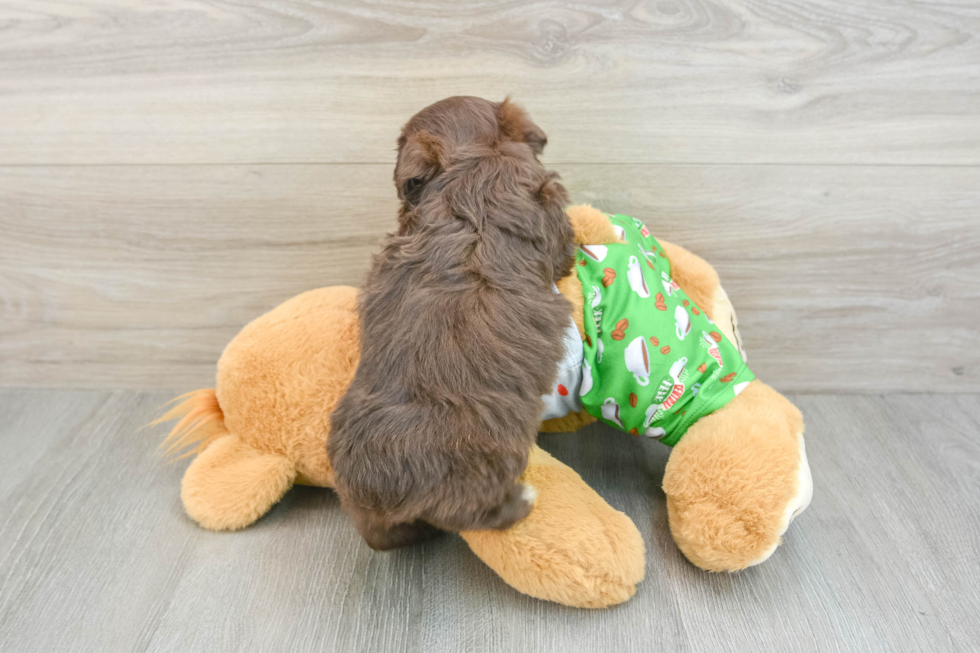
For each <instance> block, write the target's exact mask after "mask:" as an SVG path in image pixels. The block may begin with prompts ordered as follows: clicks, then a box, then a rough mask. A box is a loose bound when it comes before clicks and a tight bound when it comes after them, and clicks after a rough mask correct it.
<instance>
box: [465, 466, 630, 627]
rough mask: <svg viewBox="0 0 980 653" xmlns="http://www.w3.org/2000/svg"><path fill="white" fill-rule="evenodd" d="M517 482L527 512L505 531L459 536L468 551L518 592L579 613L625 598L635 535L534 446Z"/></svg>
mask: <svg viewBox="0 0 980 653" xmlns="http://www.w3.org/2000/svg"><path fill="white" fill-rule="evenodd" d="M521 480H522V482H523V483H524V484H525V485H530V486H532V487H533V488H534V489H535V490H536V491H537V498H536V499H535V501H534V509H533V510H532V511H531V514H530V515H528V516H527V518H525V519H524V520H523V521H520V522H518V523H517V524H515V525H514V526H513V527H512V528H510V529H508V530H505V531H497V530H484V531H465V532H463V533H461V535H462V537H463V539H465V540H466V542H467V543H468V544H469V545H470V548H471V549H472V550H473V552H474V553H476V554H477V555H478V556H479V557H480V558H481V559H482V560H483V561H484V562H486V563H487V564H488V565H489V566H490V567H491V568H492V569H493V570H494V571H495V572H497V573H498V574H499V575H500V577H501V578H503V579H504V581H505V582H506V583H507V584H509V585H510V586H511V587H513V588H514V589H516V590H518V591H519V592H523V593H525V594H528V595H530V596H533V597H536V598H539V599H545V600H548V601H555V602H557V603H562V604H564V605H570V606H573V607H579V608H604V607H608V606H611V605H616V604H617V603H622V602H623V601H626V600H627V599H629V598H630V597H631V596H633V594H634V593H635V592H636V584H637V583H639V582H640V581H641V580H643V574H644V555H645V550H644V546H643V538H642V537H641V536H640V532H639V531H638V530H637V528H636V526H635V525H634V524H633V522H632V521H631V520H630V518H629V517H627V516H626V515H624V514H623V513H621V512H619V511H617V510H615V509H614V508H612V506H610V505H609V504H607V503H606V502H605V501H603V500H602V498H601V497H600V496H599V495H598V494H596V493H595V491H594V490H593V489H592V488H590V487H589V486H588V485H586V483H585V482H584V481H583V480H582V479H581V477H579V475H578V474H576V473H575V471H574V470H572V469H571V468H570V467H568V466H566V465H564V464H562V463H560V462H559V461H557V460H555V459H554V458H552V457H551V456H549V455H548V454H547V453H545V452H544V451H543V450H541V449H539V448H537V447H535V448H534V449H533V450H532V451H531V458H530V460H529V462H528V467H527V470H526V471H525V472H524V476H523V477H522V479H521Z"/></svg>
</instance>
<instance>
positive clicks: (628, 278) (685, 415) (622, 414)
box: [577, 215, 755, 445]
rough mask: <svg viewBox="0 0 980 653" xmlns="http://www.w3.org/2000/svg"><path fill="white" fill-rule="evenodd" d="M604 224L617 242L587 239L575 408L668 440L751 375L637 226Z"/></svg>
mask: <svg viewBox="0 0 980 653" xmlns="http://www.w3.org/2000/svg"><path fill="white" fill-rule="evenodd" d="M610 220H611V221H612V223H613V225H614V226H615V227H616V231H617V233H619V234H620V236H621V238H622V240H623V241H624V242H622V243H614V244H610V245H585V246H582V248H581V249H580V250H579V253H578V257H577V258H578V265H579V267H578V277H579V279H580V280H581V282H582V292H583V293H584V294H585V315H584V318H585V320H584V321H585V343H584V363H583V366H582V368H583V374H584V375H585V376H584V377H583V379H582V385H581V390H580V392H581V395H582V397H581V399H582V406H583V407H584V408H585V410H586V411H588V412H589V413H590V414H592V415H594V416H596V417H597V418H599V419H601V420H603V421H604V422H606V423H607V424H611V425H613V426H616V427H617V428H620V429H623V430H624V431H629V432H630V433H632V434H633V435H640V434H643V435H646V436H649V437H653V438H658V439H659V440H660V441H661V442H664V443H665V444H668V445H674V444H676V443H677V441H678V440H680V438H681V436H683V435H684V433H685V432H686V431H687V429H688V427H689V426H690V425H691V424H693V423H694V422H695V421H697V420H698V419H699V418H701V417H703V416H705V415H707V414H709V413H712V412H714V411H716V410H718V409H719V408H721V407H722V406H724V405H725V404H727V403H728V402H729V401H731V400H732V399H733V398H734V397H735V396H736V395H737V394H738V393H739V392H741V391H742V389H743V388H745V386H746V385H748V383H749V382H750V381H751V380H752V379H754V378H755V376H754V375H753V374H752V371H751V370H750V369H749V368H748V366H747V365H746V364H745V362H744V361H743V360H742V356H741V354H740V353H739V351H738V349H737V348H736V347H735V345H733V344H732V343H731V342H729V341H728V339H727V338H725V337H724V336H723V335H722V334H721V332H720V331H719V330H718V329H717V328H716V327H715V325H714V324H713V323H712V322H711V320H709V319H708V317H707V316H706V315H705V314H704V311H702V310H701V308H700V307H698V306H697V305H696V304H695V303H694V302H692V301H691V300H690V298H688V296H687V295H686V294H685V293H684V291H683V290H681V289H680V287H679V286H678V285H677V284H676V283H675V282H674V280H673V279H672V278H671V276H670V263H669V262H668V261H667V257H666V255H665V254H664V251H663V249H662V248H661V247H660V244H659V243H658V242H657V241H656V239H654V238H653V237H652V236H651V235H650V232H649V231H648V230H647V228H646V227H645V226H644V225H643V223H642V222H640V221H639V220H636V219H634V218H631V217H629V216H625V215H612V216H610Z"/></svg>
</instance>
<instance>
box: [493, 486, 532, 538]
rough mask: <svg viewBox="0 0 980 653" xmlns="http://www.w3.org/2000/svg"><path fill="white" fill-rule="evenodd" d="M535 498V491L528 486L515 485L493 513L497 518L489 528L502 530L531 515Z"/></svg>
mask: <svg viewBox="0 0 980 653" xmlns="http://www.w3.org/2000/svg"><path fill="white" fill-rule="evenodd" d="M537 497H538V492H537V490H535V489H534V488H533V487H531V486H530V485H515V486H514V488H513V489H512V490H511V491H510V492H508V493H507V497H506V498H505V499H504V502H503V503H502V504H501V505H500V507H499V508H498V509H497V510H495V511H494V512H496V513H497V516H496V519H495V520H494V522H495V523H494V524H493V525H492V526H491V527H490V528H496V529H500V530H503V529H507V528H510V527H511V526H513V525H514V524H516V523H517V522H519V521H521V520H522V519H524V518H525V517H527V516H528V515H529V514H531V508H533V507H534V500H535V499H536V498H537Z"/></svg>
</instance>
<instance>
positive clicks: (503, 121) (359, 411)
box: [327, 97, 574, 549]
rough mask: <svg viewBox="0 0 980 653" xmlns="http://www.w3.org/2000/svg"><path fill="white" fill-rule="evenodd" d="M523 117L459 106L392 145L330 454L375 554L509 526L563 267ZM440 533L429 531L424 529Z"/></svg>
mask: <svg viewBox="0 0 980 653" xmlns="http://www.w3.org/2000/svg"><path fill="white" fill-rule="evenodd" d="M545 142H546V138H545V135H544V133H543V132H542V131H541V129H540V128H538V127H537V126H536V125H535V124H534V123H532V122H531V121H530V120H529V119H528V118H527V116H526V115H525V113H524V112H523V111H522V110H521V109H520V108H519V107H517V106H515V105H513V104H511V103H510V102H509V101H507V100H505V101H504V102H502V103H496V102H488V101H486V100H481V99H479V98H474V97H453V98H449V99H447V100H443V101H441V102H437V103H436V104H433V105H432V106H430V107H428V108H426V109H424V110H422V111H421V112H419V113H418V114H417V115H415V116H414V117H413V118H412V119H411V120H410V121H409V122H408V124H406V125H405V127H404V129H403V130H402V134H401V137H400V138H399V139H398V163H397V165H396V167H395V184H396V186H397V187H398V196H399V198H400V199H401V200H402V206H401V210H400V211H399V216H398V220H399V228H398V232H397V233H395V234H388V236H387V237H386V238H385V241H384V244H383V245H382V249H381V252H380V253H379V254H377V255H376V256H375V257H374V260H373V266H372V269H371V272H370V274H369V275H368V279H367V282H366V283H365V285H364V287H363V288H362V289H361V293H360V304H359V313H360V320H361V347H362V349H361V359H360V364H359V366H358V368H357V373H356V375H355V377H354V380H353V382H352V383H351V385H350V387H349V388H348V390H347V393H346V395H345V396H344V397H343V399H341V401H340V403H339V404H338V406H337V409H336V410H335V411H334V413H333V415H332V417H331V421H332V428H333V431H332V433H331V435H330V441H329V444H328V445H327V446H328V454H329V456H330V462H331V465H332V466H333V469H334V474H335V479H336V487H337V491H338V493H339V494H340V498H341V501H342V504H343V506H344V508H345V509H346V510H347V512H348V513H349V514H350V515H351V517H352V518H353V520H354V523H355V525H356V526H357V529H358V530H359V531H360V533H361V535H362V536H363V537H364V539H365V540H366V541H367V543H368V544H369V545H370V546H371V547H372V548H374V549H389V548H393V547H397V546H404V545H406V544H411V543H413V542H417V541H419V540H422V539H426V538H428V537H430V536H432V535H433V534H435V533H436V532H437V531H436V530H435V529H436V528H438V529H442V530H448V531H462V530H474V529H484V528H507V527H508V526H510V525H511V524H513V523H514V522H516V521H519V520H520V519H523V518H524V517H525V516H526V515H527V514H528V512H530V510H531V503H532V501H533V498H534V493H533V490H531V489H530V488H526V487H524V486H521V485H518V484H517V478H518V477H519V476H520V475H521V473H522V472H523V471H524V468H525V467H526V465H527V458H528V451H529V449H530V447H531V445H532V444H533V443H534V440H535V436H536V434H537V429H538V423H539V420H540V415H541V395H542V394H544V393H546V392H548V391H550V388H551V384H552V382H553V380H554V378H555V374H556V368H557V363H558V361H559V360H560V359H561V357H562V345H561V342H562V337H561V336H562V331H563V329H564V327H565V326H566V325H567V324H568V320H569V315H570V307H569V305H568V302H567V301H566V300H565V299H564V298H563V297H562V296H561V295H558V294H556V293H555V292H554V289H553V284H554V282H556V281H557V280H558V279H560V278H562V277H563V276H565V275H566V274H567V273H568V272H569V269H570V267H571V265H572V263H573V260H574V258H573V255H574V249H573V245H572V236H573V234H572V227H571V224H570V222H569V220H568V217H567V216H566V215H565V211H564V206H565V202H566V193H565V189H564V188H563V187H562V186H561V184H559V183H558V182H557V180H556V179H557V175H556V174H554V173H550V172H548V171H546V170H545V169H544V167H543V166H542V165H541V163H540V162H539V161H538V159H537V155H538V154H540V153H541V151H542V149H543V148H544V145H545ZM433 527H435V528H433Z"/></svg>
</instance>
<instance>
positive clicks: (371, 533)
mask: <svg viewBox="0 0 980 653" xmlns="http://www.w3.org/2000/svg"><path fill="white" fill-rule="evenodd" d="M348 512H349V514H350V516H351V518H352V519H353V521H354V526H355V527H356V528H357V532H358V533H360V534H361V537H363V538H364V541H365V542H367V545H368V546H369V547H371V548H372V549H374V550H375V551H390V550H391V549H398V548H401V547H403V546H411V545H413V544H420V543H422V542H426V541H428V540H431V539H433V538H435V537H438V536H439V535H441V534H442V531H440V530H439V529H438V528H436V527H435V526H431V525H429V524H427V523H425V522H424V521H414V522H411V523H402V524H391V523H388V522H387V520H385V519H384V518H383V517H382V516H381V515H379V514H378V513H376V512H373V511H371V510H362V509H361V510H358V509H351V510H349V511H348Z"/></svg>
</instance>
